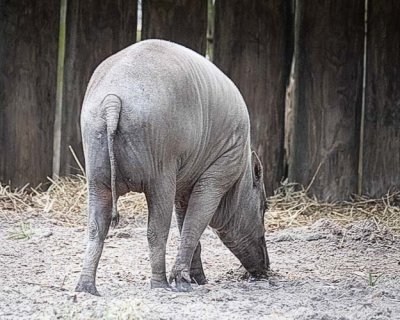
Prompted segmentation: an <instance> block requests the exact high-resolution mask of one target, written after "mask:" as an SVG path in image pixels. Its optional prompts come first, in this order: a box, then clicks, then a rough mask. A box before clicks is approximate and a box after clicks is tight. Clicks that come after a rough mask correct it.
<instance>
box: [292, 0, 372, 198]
mask: <svg viewBox="0 0 400 320" xmlns="http://www.w3.org/2000/svg"><path fill="white" fill-rule="evenodd" d="M296 10H297V13H296V45H295V59H296V60H295V61H296V67H295V75H294V78H295V102H294V104H295V105H294V118H295V119H294V135H293V140H292V141H293V146H292V151H293V152H292V159H291V160H290V162H291V166H290V167H289V178H290V180H291V181H295V182H298V183H301V184H302V185H304V186H308V185H309V184H310V183H311V181H312V179H313V177H314V175H315V180H314V181H313V183H312V185H311V188H310V192H311V193H312V194H314V195H316V196H317V197H318V198H320V199H323V200H340V199H346V198H348V197H349V195H350V194H351V193H355V192H356V191H357V178H358V174H357V169H358V153H359V140H360V139H359V135H360V133H359V127H360V110H361V101H362V75H363V71H362V61H363V44H364V21H363V19H364V0H325V1H314V0H298V1H297V5H296ZM319 167H320V168H319ZM318 168H319V170H318Z"/></svg>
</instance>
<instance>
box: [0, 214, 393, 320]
mask: <svg viewBox="0 0 400 320" xmlns="http://www.w3.org/2000/svg"><path fill="white" fill-rule="evenodd" d="M21 223H22V222H21V221H7V222H6V221H0V243H1V246H0V319H38V318H40V319H43V318H44V319H141V318H143V319H199V318H200V319H324V320H329V319H341V320H344V319H382V320H383V319H400V241H399V240H398V238H397V239H396V238H394V237H393V236H392V235H391V233H390V232H388V231H386V230H378V229H377V227H376V226H375V224H374V223H372V222H369V221H365V222H357V223H354V224H352V225H348V226H347V227H346V228H343V227H339V226H338V225H336V224H335V223H333V222H331V221H329V220H320V221H318V222H317V223H315V224H314V225H313V226H311V227H302V228H293V229H286V230H282V231H278V232H275V233H272V234H268V235H267V245H268V249H269V255H270V259H271V261H272V269H273V270H274V271H275V273H276V275H275V276H272V277H271V278H270V279H269V280H264V281H258V282H248V281H247V280H243V279H242V278H241V276H242V275H243V269H241V268H240V264H239V263H238V261H237V260H236V258H235V257H234V256H233V255H232V254H231V253H230V252H229V251H228V250H227V249H226V248H225V247H224V246H223V245H222V243H221V242H220V241H219V239H218V238H217V237H216V236H215V235H214V234H213V233H212V232H211V231H210V230H207V231H206V233H205V234H204V235H203V238H202V245H203V261H204V268H205V272H206V275H207V277H208V279H209V284H207V285H205V286H201V287H195V290H194V291H193V292H191V293H175V292H170V291H166V290H161V289H158V290H150V289H149V275H150V264H149V261H148V260H149V259H148V252H147V242H146V225H145V217H142V218H139V220H136V221H133V220H132V221H126V220H125V223H122V228H120V229H115V230H112V231H111V232H110V235H109V237H108V239H107V241H106V246H105V250H104V252H103V256H102V259H101V261H100V266H99V271H98V281H97V288H98V290H99V291H100V293H101V294H102V297H93V296H90V295H87V294H84V293H80V294H75V293H74V292H73V289H74V286H75V284H76V281H77V279H78V275H79V271H80V264H81V261H82V256H83V250H84V238H85V230H84V229H83V228H77V227H75V228H73V227H62V226H57V225H54V224H52V223H50V222H48V221H44V220H43V219H41V218H39V217H32V218H30V219H28V220H26V221H24V224H23V225H22V224H21ZM21 226H22V227H21ZM176 229H177V228H176V227H175V226H173V227H172V228H171V235H170V241H169V244H168V248H169V251H168V255H167V262H168V267H169V268H170V267H171V266H172V262H173V259H174V256H175V253H176V247H177V241H178V236H177V230H176ZM22 234H27V235H30V237H31V238H30V239H26V238H25V239H15V238H18V237H24V236H23V235H22Z"/></svg>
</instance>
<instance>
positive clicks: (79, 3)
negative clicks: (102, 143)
mask: <svg viewBox="0 0 400 320" xmlns="http://www.w3.org/2000/svg"><path fill="white" fill-rule="evenodd" d="M136 16H137V7H136V0H93V1H84V0H68V3H67V22H66V25H67V27H66V28H67V32H66V52H65V67H64V90H63V111H62V121H61V122H62V129H61V144H60V159H59V161H60V172H59V173H57V172H56V174H69V173H74V172H77V171H78V170H77V165H76V162H75V160H74V159H73V157H72V155H71V153H70V151H69V149H68V146H72V148H73V149H74V151H75V152H76V153H77V155H78V157H79V158H80V160H81V161H82V158H83V156H82V141H81V134H80V121H79V119H80V109H81V106H82V101H83V97H84V94H85V91H86V87H87V84H88V81H89V79H90V76H91V75H92V73H93V71H94V69H95V68H96V67H97V66H98V64H99V63H100V62H102V61H103V60H104V59H105V58H106V57H108V56H110V55H112V54H113V53H115V52H117V51H119V50H120V49H123V48H125V47H127V46H128V45H130V44H133V43H134V42H135V40H136V18H137V17H136Z"/></svg>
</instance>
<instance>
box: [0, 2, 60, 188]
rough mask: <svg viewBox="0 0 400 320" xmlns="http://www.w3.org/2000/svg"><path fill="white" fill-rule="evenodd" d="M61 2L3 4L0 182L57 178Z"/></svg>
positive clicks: (0, 25) (21, 183)
mask: <svg viewBox="0 0 400 320" xmlns="http://www.w3.org/2000/svg"><path fill="white" fill-rule="evenodd" d="M58 19H59V3H58V1H50V0H43V1H29V0H18V1H17V0H12V1H5V0H0V42H1V43H0V181H1V182H3V183H9V182H10V181H11V185H12V186H13V187H22V186H24V185H25V184H26V183H30V185H31V186H36V185H38V184H39V183H41V182H44V181H46V177H47V176H49V175H51V171H52V159H53V129H54V128H53V124H54V112H55V111H54V110H55V94H56V74H57V39H58V25H59V20H58Z"/></svg>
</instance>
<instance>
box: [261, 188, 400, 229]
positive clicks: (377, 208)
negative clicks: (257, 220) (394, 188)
mask: <svg viewBox="0 0 400 320" xmlns="http://www.w3.org/2000/svg"><path fill="white" fill-rule="evenodd" d="M321 218H328V219H331V220H334V221H336V222H338V223H341V224H347V223H350V222H353V221H358V220H364V219H372V220H373V221H374V222H375V223H376V225H377V226H378V228H381V227H387V228H389V229H391V230H392V231H393V232H394V233H395V234H400V192H394V193H388V194H386V195H385V196H384V197H382V198H380V199H369V198H366V197H362V196H353V197H352V199H351V200H350V201H342V202H337V203H326V202H321V201H318V200H317V199H316V198H315V197H310V196H308V195H307V193H306V191H305V190H304V188H301V187H300V186H299V185H297V184H293V183H286V184H283V185H282V186H281V187H280V188H279V189H278V190H277V192H276V195H274V196H272V197H270V199H269V210H268V215H267V225H268V229H270V230H276V229H282V228H287V227H298V226H304V225H309V224H312V223H314V222H315V221H317V220H318V219H321Z"/></svg>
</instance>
